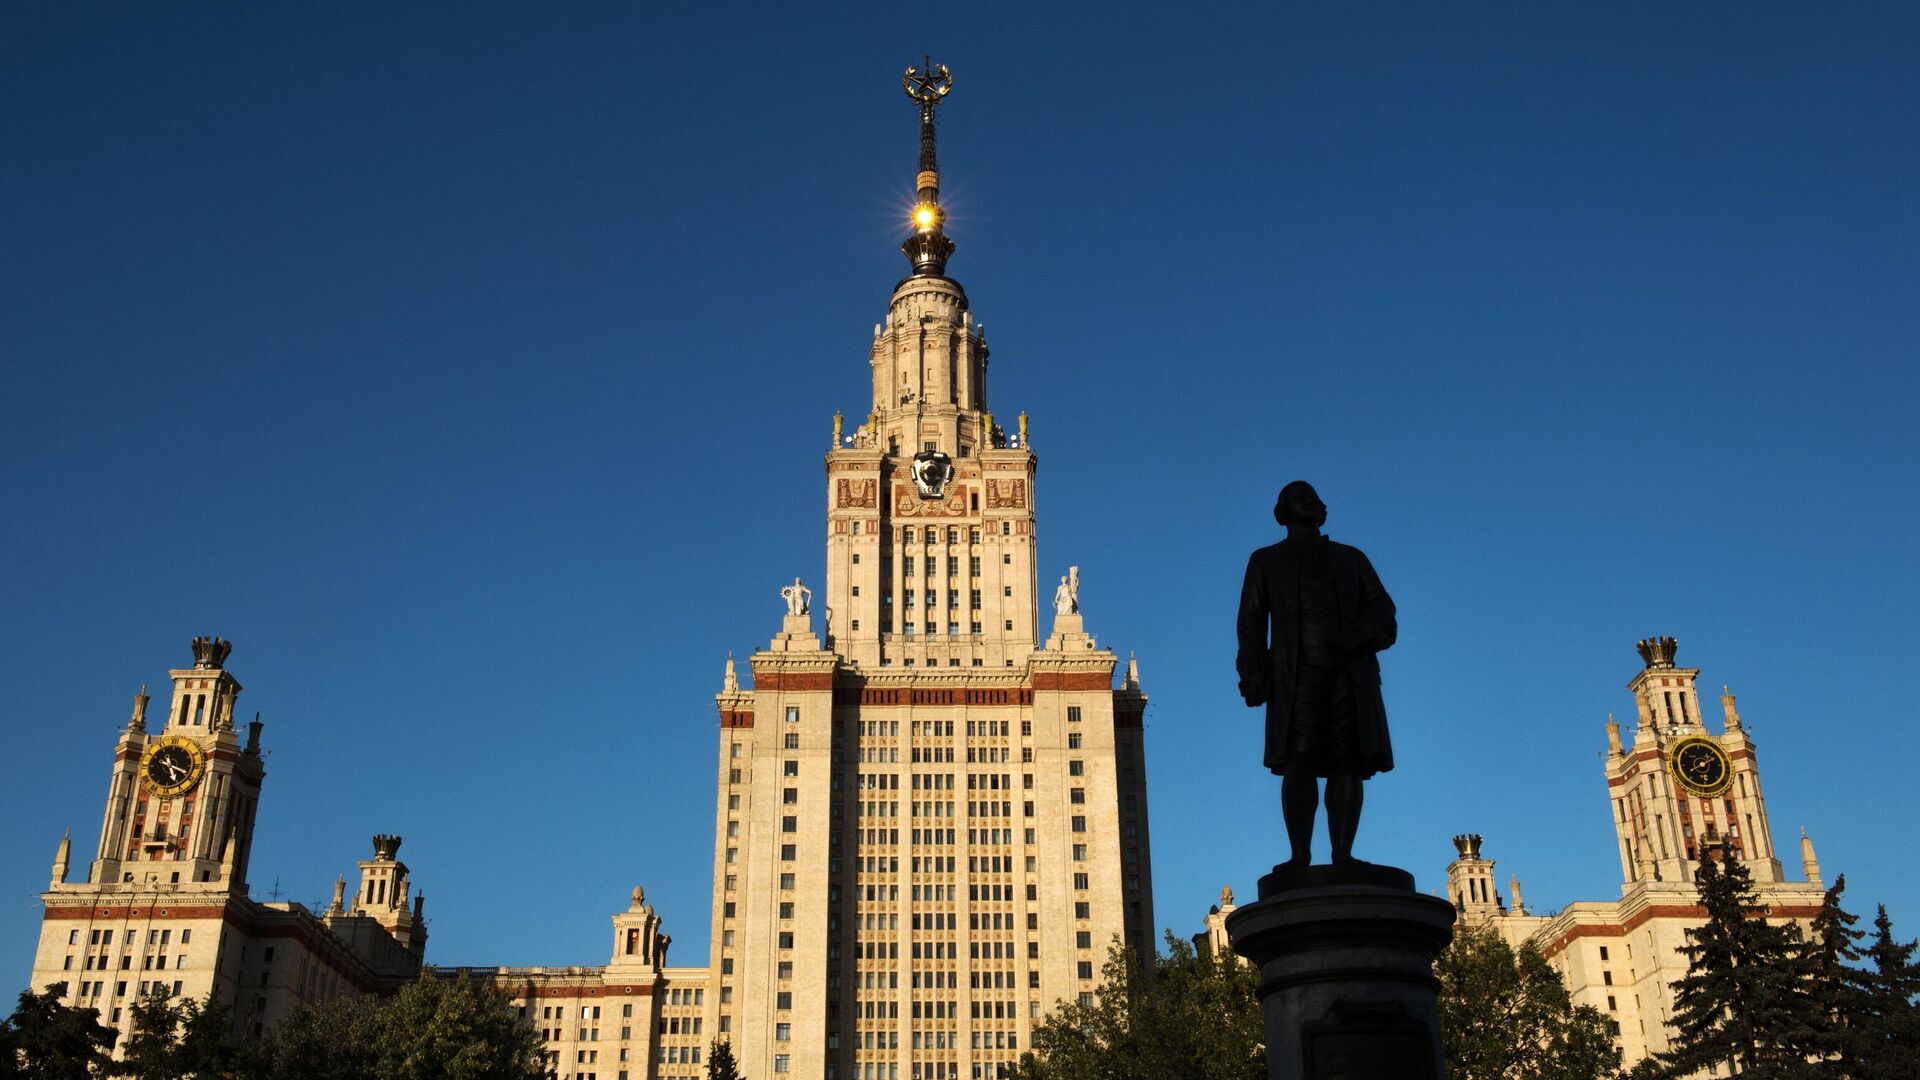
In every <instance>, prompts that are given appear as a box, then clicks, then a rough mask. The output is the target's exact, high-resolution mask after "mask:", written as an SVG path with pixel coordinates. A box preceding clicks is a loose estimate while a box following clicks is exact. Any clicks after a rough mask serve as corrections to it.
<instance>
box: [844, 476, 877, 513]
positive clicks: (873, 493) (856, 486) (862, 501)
mask: <svg viewBox="0 0 1920 1080" xmlns="http://www.w3.org/2000/svg"><path fill="white" fill-rule="evenodd" d="M879 493H880V482H879V481H878V480H874V479H872V478H871V477H869V478H867V479H863V480H862V479H842V480H840V481H839V482H838V495H837V497H836V499H835V501H834V505H835V506H837V507H841V508H853V509H860V510H872V509H873V508H874V502H875V500H877V499H878V498H879Z"/></svg>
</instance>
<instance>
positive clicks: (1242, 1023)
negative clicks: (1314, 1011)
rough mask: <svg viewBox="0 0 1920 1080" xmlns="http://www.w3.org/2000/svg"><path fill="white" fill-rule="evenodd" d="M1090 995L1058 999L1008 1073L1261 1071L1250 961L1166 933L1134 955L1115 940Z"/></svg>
mask: <svg viewBox="0 0 1920 1080" xmlns="http://www.w3.org/2000/svg"><path fill="white" fill-rule="evenodd" d="M1101 974H1102V982H1101V985H1100V989H1099V990H1098V991H1096V992H1095V994H1094V996H1093V1000H1092V1002H1091V1003H1088V1004H1082V1003H1080V1002H1066V1003H1063V1004H1062V1005H1061V1006H1060V1007H1059V1008H1058V1009H1056V1010H1055V1011H1054V1013H1053V1014H1052V1015H1051V1016H1049V1017H1048V1018H1047V1019H1046V1020H1044V1021H1042V1022H1041V1023H1040V1025H1039V1026H1038V1027H1036V1028H1035V1029H1034V1032H1033V1046H1032V1048H1031V1049H1030V1050H1028V1051H1027V1052H1026V1053H1024V1054H1022V1055H1021V1057H1020V1063H1019V1065H1018V1066H1016V1067H1015V1070H1014V1073H1013V1076H1014V1077H1015V1078H1016V1080H1110V1078H1115V1077H1125V1078H1128V1080H1263V1078H1264V1077H1265V1076H1266V1075H1267V1064H1266V1027H1265V1023H1264V1020H1263V1019H1262V1015H1261V1011H1260V1003H1259V1001H1258V1000H1257V999H1256V998H1255V996H1254V987H1255V986H1256V984H1257V983H1258V981H1259V978H1258V975H1257V974H1256V973H1255V971H1254V969H1253V968H1252V967H1250V966H1248V965H1245V964H1242V963H1239V962H1238V961H1237V960H1236V959H1235V958H1234V957H1232V956H1215V955H1212V954H1210V953H1200V952H1197V951H1196V950H1195V949H1194V947H1193V945H1192V944H1191V943H1190V942H1186V941H1182V940H1181V939H1179V938H1177V937H1175V936H1174V935H1172V934H1168V935H1167V954H1166V955H1164V956H1160V955H1155V956H1154V957H1152V958H1150V959H1149V960H1148V961H1146V962H1144V963H1143V962H1142V961H1141V959H1140V958H1139V956H1138V955H1137V954H1136V953H1134V951H1133V950H1132V949H1129V948H1126V947H1125V946H1122V945H1121V944H1120V943H1119V942H1118V941H1116V942H1114V944H1113V947H1112V949H1111V950H1109V952H1108V954H1107V961H1106V965H1105V966H1104V968H1103V969H1102V972H1101Z"/></svg>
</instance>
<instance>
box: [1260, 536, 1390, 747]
mask: <svg viewBox="0 0 1920 1080" xmlns="http://www.w3.org/2000/svg"><path fill="white" fill-rule="evenodd" d="M1316 542H1322V543H1325V544H1326V545H1327V577H1328V579H1329V581H1330V582H1331V583H1332V586H1333V594H1334V599H1335V612H1334V617H1333V620H1334V625H1333V627H1332V628H1331V635H1330V637H1331V639H1332V641H1333V644H1334V646H1335V648H1336V649H1337V650H1338V651H1339V652H1340V653H1341V654H1342V655H1343V656H1344V665H1343V666H1344V669H1345V672H1346V675H1347V677H1348V678H1349V679H1351V680H1352V688H1353V696H1354V701H1355V705H1356V708H1357V712H1358V717H1357V718H1358V727H1357V729H1356V731H1355V733H1354V735H1355V743H1356V745H1355V749H1356V750H1357V751H1358V753H1359V755H1360V759H1361V765H1362V769H1361V773H1362V775H1371V774H1373V773H1376V772H1387V771H1388V770H1390V769H1392V768H1393V742H1392V740H1391V739H1390V738H1389V737H1388V734H1387V707H1386V703H1385V702H1384V701H1382V700H1381V697H1380V661H1379V658H1378V657H1377V656H1376V655H1375V654H1377V653H1379V652H1381V651H1383V650H1385V649H1387V648H1389V647H1391V646H1392V645H1393V642H1394V638H1395V637H1396V636H1397V635H1398V633H1399V627H1398V624H1397V623H1396V622H1395V620H1394V608H1393V598H1392V597H1390V596H1388V595H1387V590H1386V589H1385V588H1384V587H1383V586H1381V584H1380V576H1379V575H1378V574H1376V573H1374V571H1373V564H1372V563H1370V562H1368V561H1367V557H1366V556H1365V555H1363V554H1361V552H1360V549H1359V548H1355V547H1348V546H1347V545H1346V544H1339V543H1335V542H1333V541H1331V540H1324V541H1316ZM1297 543H1298V542H1297V541H1291V540H1282V541H1281V542H1279V543H1277V544H1274V545H1272V546H1270V547H1263V548H1261V549H1260V550H1258V551H1256V552H1254V553H1253V555H1252V557H1251V558H1249V559H1248V560H1247V578H1246V583H1245V585H1243V586H1242V587H1241V590H1240V617H1239V620H1238V627H1239V636H1240V654H1239V658H1238V660H1237V662H1236V666H1237V667H1238V668H1239V670H1240V687H1241V693H1242V694H1243V695H1245V696H1246V697H1247V698H1248V699H1249V700H1250V701H1258V700H1259V699H1261V698H1264V699H1265V700H1266V704H1267V746H1266V757H1265V761H1266V766H1267V768H1269V769H1271V770H1273V771H1274V772H1276V773H1282V772H1285V771H1286V756H1287V747H1288V745H1289V739H1288V734H1289V725H1290V723H1291V721H1292V712H1293V698H1294V667H1295V665H1296V663H1297V661H1298V649H1297V640H1296V627H1297V625H1298V620H1299V612H1298V610H1297V608H1298V603H1299V601H1298V597H1299V558H1298V552H1299V548H1298V546H1297Z"/></svg>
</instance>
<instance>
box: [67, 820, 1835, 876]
mask: <svg viewBox="0 0 1920 1080" xmlns="http://www.w3.org/2000/svg"><path fill="white" fill-rule="evenodd" d="M1802 835H1805V834H1804V833H1803V834H1802ZM72 856H73V830H71V829H69V830H67V831H66V832H65V833H64V834H62V835H61V837H60V847H59V849H58V850H56V851H55V852H54V853H53V883H54V884H55V885H64V884H66V882H67V864H68V862H70V861H71V859H72Z"/></svg>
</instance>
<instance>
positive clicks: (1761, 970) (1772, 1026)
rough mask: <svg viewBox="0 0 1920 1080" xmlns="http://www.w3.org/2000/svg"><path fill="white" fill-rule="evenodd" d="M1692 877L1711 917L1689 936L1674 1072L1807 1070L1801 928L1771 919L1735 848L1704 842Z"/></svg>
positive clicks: (1810, 1018) (1671, 1063) (1768, 1075)
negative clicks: (1709, 846) (1705, 846)
mask: <svg viewBox="0 0 1920 1080" xmlns="http://www.w3.org/2000/svg"><path fill="white" fill-rule="evenodd" d="M1694 883H1695V885H1697V886H1698V888H1699V891H1700V906H1701V907H1702V908H1704V909H1705V910H1706V920H1707V921H1706V923H1705V924H1704V925H1702V926H1701V927H1699V928H1698V929H1696V930H1692V931H1689V932H1688V935H1687V937H1688V943H1687V945H1686V946H1685V948H1684V950H1683V951H1684V952H1685V953H1686V954H1687V960H1688V967H1687V973H1686V975H1684V976H1682V977H1681V978H1680V979H1679V980H1677V981H1675V982H1674V984H1673V991H1674V1013H1673V1020H1672V1028H1673V1043H1672V1048H1671V1049H1670V1050H1669V1051H1668V1052H1667V1053H1666V1054H1663V1055H1661V1064H1662V1065H1664V1066H1666V1067H1667V1069H1668V1070H1669V1071H1670V1072H1671V1073H1672V1074H1673V1075H1687V1074H1691V1073H1701V1074H1706V1073H1708V1072H1709V1071H1711V1070H1712V1069H1714V1068H1716V1067H1725V1068H1727V1069H1728V1070H1729V1071H1730V1072H1732V1073H1734V1074H1735V1075H1739V1076H1742V1077H1748V1078H1751V1080H1774V1078H1779V1077H1787V1076H1794V1075H1797V1074H1799V1073H1801V1072H1803V1071H1804V1068H1805V1065H1806V1056H1805V1051H1806V1048H1807V1047H1808V1046H1809V1045H1810V1044H1811V1043H1812V1042H1813V1041H1814V1035H1813V1033H1814V1031H1815V1029H1816V1026H1817V1017H1816V1012H1817V1010H1816V1007H1815V1005H1814V1004H1813V1002H1812V1000H1811V999H1810V998H1809V996H1808V995H1807V993H1806V987H1805V981H1804V979H1803V975H1804V973H1805V970H1806V969H1805V965H1804V964H1803V963H1801V962H1800V958H1801V957H1802V956H1803V955H1804V954H1803V953H1802V952H1801V950H1800V949H1799V939H1798V934H1797V932H1796V931H1795V930H1793V929H1792V928H1790V927H1788V926H1779V925H1774V924H1772V923H1769V922H1767V921H1766V918H1765V914H1766V913H1765V909H1764V908H1763V907H1762V906H1761V904H1760V902H1759V896H1758V895H1757V894H1756V893H1755V891H1754V888H1753V877H1752V875H1750V874H1749V873H1748V872H1747V868H1746V866H1745V865H1743V864H1742V863H1741V862H1740V860H1739V859H1737V858H1735V857H1734V855H1733V854H1732V852H1730V851H1724V850H1720V849H1713V848H1706V849H1703V850H1702V851H1701V853H1700V863H1699V865H1698V867H1696V868H1695V870H1694Z"/></svg>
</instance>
